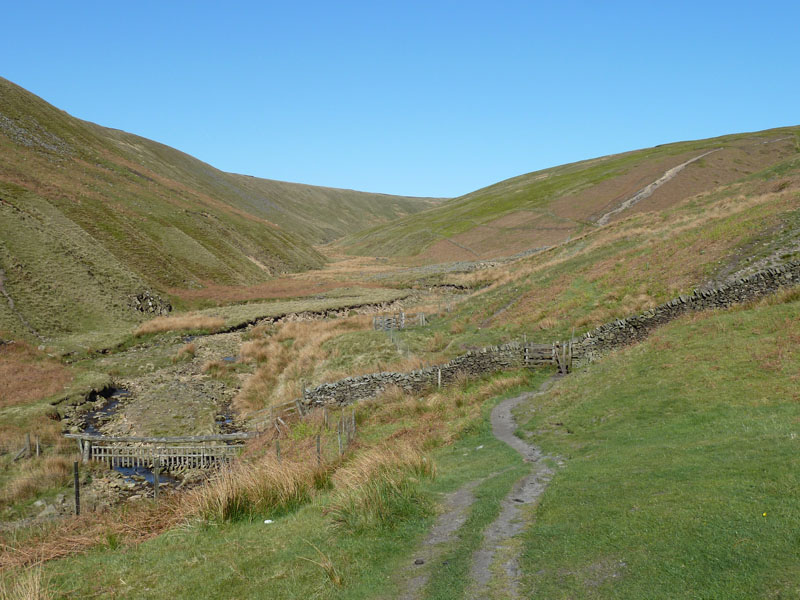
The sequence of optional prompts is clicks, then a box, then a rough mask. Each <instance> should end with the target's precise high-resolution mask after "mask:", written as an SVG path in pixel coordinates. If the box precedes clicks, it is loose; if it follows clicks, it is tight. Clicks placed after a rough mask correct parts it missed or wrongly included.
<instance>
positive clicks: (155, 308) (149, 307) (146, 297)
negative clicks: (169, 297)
mask: <svg viewBox="0 0 800 600" xmlns="http://www.w3.org/2000/svg"><path fill="white" fill-rule="evenodd" d="M130 306H131V308H133V309H134V310H136V311H139V312H141V313H145V314H147V315H155V316H164V315H168V314H169V313H170V312H171V311H172V305H171V304H170V303H169V302H167V301H166V300H164V299H163V298H162V297H160V296H158V295H157V294H154V293H153V292H151V291H149V290H143V291H141V292H139V293H138V294H136V295H135V296H130Z"/></svg>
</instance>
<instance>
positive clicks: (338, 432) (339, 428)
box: [336, 411, 344, 457]
mask: <svg viewBox="0 0 800 600" xmlns="http://www.w3.org/2000/svg"><path fill="white" fill-rule="evenodd" d="M342 413H344V411H342ZM343 422H344V421H342V418H340V419H339V422H338V423H337V424H336V439H338V440H339V456H340V457H341V456H342V424H343Z"/></svg>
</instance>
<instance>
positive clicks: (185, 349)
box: [172, 342, 197, 363]
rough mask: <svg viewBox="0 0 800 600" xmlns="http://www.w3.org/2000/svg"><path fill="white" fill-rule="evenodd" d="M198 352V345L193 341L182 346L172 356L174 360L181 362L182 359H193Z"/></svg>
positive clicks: (174, 361)
mask: <svg viewBox="0 0 800 600" xmlns="http://www.w3.org/2000/svg"><path fill="white" fill-rule="evenodd" d="M196 354H197V346H195V345H194V343H193V342H190V343H188V344H185V345H184V346H181V347H180V348H179V349H178V351H177V352H176V353H175V356H173V357H172V362H173V363H176V362H180V361H182V360H192V359H193V358H194V357H195V355H196Z"/></svg>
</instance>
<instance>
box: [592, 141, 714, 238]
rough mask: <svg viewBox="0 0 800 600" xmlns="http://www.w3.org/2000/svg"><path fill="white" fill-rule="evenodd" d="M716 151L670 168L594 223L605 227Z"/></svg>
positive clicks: (710, 151) (705, 153)
mask: <svg viewBox="0 0 800 600" xmlns="http://www.w3.org/2000/svg"><path fill="white" fill-rule="evenodd" d="M717 150H722V148H715V149H714V150H709V151H708V152H704V153H703V154H701V155H700V156H695V157H694V158H691V159H689V160H687V161H686V162H684V163H681V164H679V165H678V166H676V167H672V168H671V169H669V170H667V171H665V172H664V174H663V175H662V176H661V177H659V178H658V179H656V180H655V181H654V182H653V183H650V184H648V185H646V186H645V187H643V188H642V189H640V190H639V191H638V192H636V193H635V194H634V195H633V196H631V197H630V198H628V199H627V200H625V201H624V202H622V204H620V205H619V206H617V208H615V209H614V210H610V211H608V212H607V213H606V214H604V215H602V216H601V217H600V218H598V219H597V221H595V223H597V224H598V225H607V224H608V221H609V219H610V218H611V217H613V216H614V215H616V214H619V213H621V212H622V211H623V210H627V209H629V208H630V207H631V206H633V205H634V204H637V203H639V202H640V201H642V200H644V199H645V198H649V197H650V196H652V195H653V192H655V191H656V190H657V189H658V188H660V187H661V186H662V185H664V184H665V183H667V182H668V181H669V180H670V179H672V178H673V177H675V176H676V175H677V174H678V173H680V172H681V171H683V169H684V168H686V167H687V166H689V165H690V164H692V163H693V162H695V161H696V160H700V159H701V158H703V157H704V156H708V155H709V154H711V153H712V152H716V151H717Z"/></svg>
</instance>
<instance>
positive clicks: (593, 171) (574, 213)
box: [337, 127, 800, 262]
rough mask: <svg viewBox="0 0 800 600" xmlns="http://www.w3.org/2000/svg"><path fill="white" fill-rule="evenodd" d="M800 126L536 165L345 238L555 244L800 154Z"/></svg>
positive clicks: (403, 251)
mask: <svg viewBox="0 0 800 600" xmlns="http://www.w3.org/2000/svg"><path fill="white" fill-rule="evenodd" d="M799 131H800V128H797V127H792V128H782V129H773V130H768V131H763V132H759V133H744V134H737V135H729V136H724V137H719V138H713V139H708V140H699V141H690V142H680V143H675V144H668V145H663V146H657V147H655V148H648V149H644V150H638V151H634V152H628V153H625V154H617V155H611V156H606V157H602V158H597V159H593V160H587V161H583V162H579V163H574V164H569V165H563V166H559V167H555V168H552V169H547V170H544V171H538V172H535V173H529V174H527V175H521V176H519V177H515V178H513V179H509V180H506V181H502V182H500V183H497V184H495V185H492V186H490V187H487V188H484V189H481V190H478V191H475V192H472V193H470V194H467V195H465V196H461V197H460V198H455V199H453V200H450V201H448V202H446V203H444V204H442V205H440V206H438V207H435V208H432V209H430V210H427V211H425V212H422V213H418V214H416V215H412V216H409V217H406V218H404V219H400V220H398V221H393V222H391V223H389V224H387V225H382V226H378V227H374V228H372V229H369V230H365V231H361V232H358V233H356V234H353V235H350V236H348V237H346V238H344V239H342V240H340V241H339V242H338V244H337V246H338V247H340V248H341V249H343V250H344V251H346V252H349V253H352V254H357V255H383V256H406V257H408V256H415V257H416V259H417V260H418V261H420V262H430V261H445V260H475V259H476V258H481V259H483V258H495V257H501V256H510V255H514V254H517V253H521V252H526V251H531V250H534V249H537V248H542V247H546V246H552V245H554V244H557V243H559V242H562V241H564V240H567V239H570V238H571V237H575V236H576V235H580V234H581V233H584V232H586V231H588V230H591V229H595V228H598V227H601V226H603V225H606V224H607V223H609V222H614V221H616V220H619V219H621V218H624V217H626V216H629V215H631V214H636V213H640V212H647V211H661V210H664V209H666V208H668V207H670V206H673V205H675V204H677V203H678V202H680V201H681V200H684V199H686V198H688V197H691V196H694V195H696V194H700V193H703V192H709V191H712V190H714V189H716V188H718V187H719V186H723V185H727V184H730V183H733V182H736V181H740V180H742V179H743V178H745V177H747V176H748V175H749V174H752V173H755V172H758V171H762V170H764V169H766V168H768V167H770V166H771V165H774V164H778V163H780V162H782V161H784V160H785V159H787V158H791V157H794V156H797V155H798V148H799V147H800V146H798V132H799Z"/></svg>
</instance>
